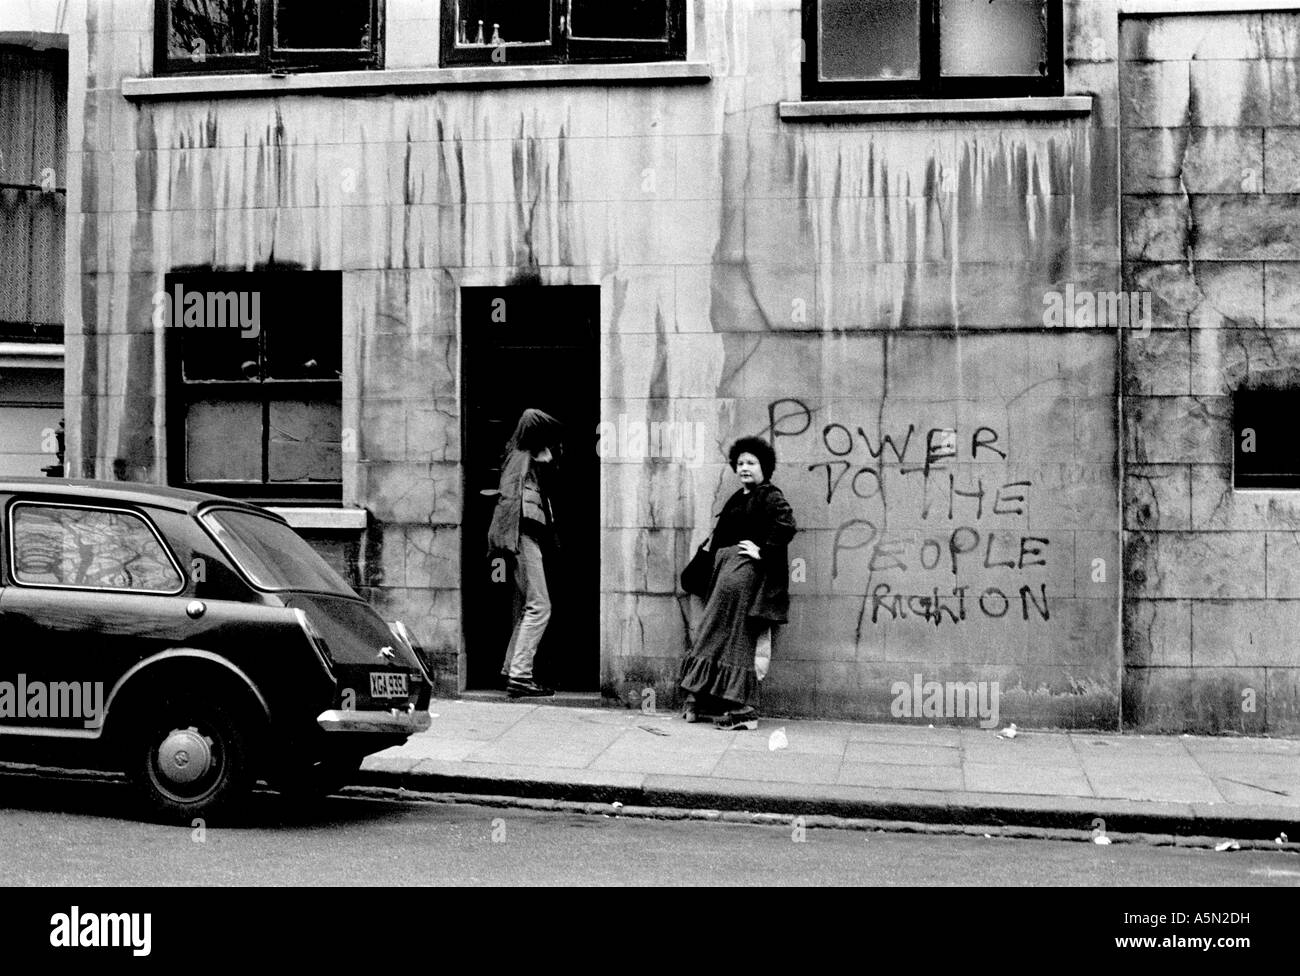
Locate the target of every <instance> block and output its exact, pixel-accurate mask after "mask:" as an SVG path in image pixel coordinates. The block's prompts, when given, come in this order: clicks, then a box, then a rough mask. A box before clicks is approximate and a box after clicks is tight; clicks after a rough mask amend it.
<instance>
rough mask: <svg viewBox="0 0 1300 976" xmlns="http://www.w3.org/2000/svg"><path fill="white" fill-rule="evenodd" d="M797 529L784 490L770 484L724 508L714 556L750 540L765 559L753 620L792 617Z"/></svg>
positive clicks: (776, 621)
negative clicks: (792, 558) (792, 552)
mask: <svg viewBox="0 0 1300 976" xmlns="http://www.w3.org/2000/svg"><path fill="white" fill-rule="evenodd" d="M796 529H797V526H796V525H795V521H794V510H793V509H791V508H790V503H789V502H787V501H786V500H785V495H783V494H782V493H781V489H780V488H778V487H777V486H776V485H774V484H772V483H771V482H770V481H765V482H763V483H762V484H761V485H755V486H754V488H752V489H751V490H750V491H748V492H746V491H745V489H743V488H741V489H740V490H739V491H737V492H736V493H735V494H734V495H732V496H731V497H730V498H729V499H727V504H725V505H724V506H723V507H722V512H721V513H720V514H719V515H718V523H717V525H716V527H715V528H714V530H713V537H712V541H711V543H710V546H709V548H710V549H711V550H712V551H713V552H715V553H716V552H717V551H718V550H719V549H725V548H726V547H727V546H734V545H736V544H738V543H740V542H743V541H744V540H745V539H749V540H750V541H751V542H753V543H754V544H755V545H757V546H758V549H759V552H760V553H761V554H762V556H763V558H762V559H760V560H759V561H758V567H759V571H760V572H761V573H762V583H761V584H760V585H759V588H758V592H757V593H755V595H754V602H753V603H752V604H751V605H750V608H749V616H750V617H753V618H755V619H758V620H765V621H767V622H768V623H773V624H783V623H786V622H787V621H788V618H789V613H790V558H789V545H790V540H791V539H793V538H794V534H795V530H796Z"/></svg>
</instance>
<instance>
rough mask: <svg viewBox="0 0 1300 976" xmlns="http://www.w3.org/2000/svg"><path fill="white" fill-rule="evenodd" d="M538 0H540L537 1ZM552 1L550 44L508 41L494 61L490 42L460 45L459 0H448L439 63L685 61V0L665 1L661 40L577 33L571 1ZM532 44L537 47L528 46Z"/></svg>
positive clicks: (456, 65) (457, 65) (459, 65)
mask: <svg viewBox="0 0 1300 976" xmlns="http://www.w3.org/2000/svg"><path fill="white" fill-rule="evenodd" d="M539 2H540V0H539ZM548 2H549V3H550V4H551V41H550V42H549V43H547V44H535V45H534V44H528V45H519V47H518V49H516V48H514V47H512V46H511V45H510V44H509V43H508V42H507V43H506V57H505V60H502V61H494V60H493V59H492V52H493V51H494V50H495V48H493V46H492V45H491V44H490V43H488V44H485V45H484V46H483V47H479V46H478V45H474V46H473V47H469V48H464V47H458V46H457V45H456V23H457V21H458V20H459V19H460V18H459V14H460V0H444V2H443V3H442V13H441V40H442V43H441V46H440V52H439V63H440V65H441V66H442V67H444V68H462V67H496V66H498V65H499V66H501V67H508V66H511V65H514V66H518V65H526V64H622V63H654V62H661V61H685V60H686V0H662V2H663V3H664V4H665V6H666V8H667V18H668V35H667V38H666V39H665V40H663V41H658V40H645V39H637V38H628V39H626V40H623V39H617V38H583V37H579V38H576V39H575V38H574V37H573V36H572V35H571V34H570V33H569V28H570V26H571V23H570V14H571V12H572V6H571V4H572V0H548ZM606 2H609V0H606ZM528 48H535V49H534V50H528Z"/></svg>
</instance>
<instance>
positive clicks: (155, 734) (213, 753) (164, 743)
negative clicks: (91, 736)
mask: <svg viewBox="0 0 1300 976" xmlns="http://www.w3.org/2000/svg"><path fill="white" fill-rule="evenodd" d="M249 759H250V757H249V737H248V733H247V731H246V729H245V728H243V727H241V722H240V720H239V717H238V716H237V715H236V714H235V713H233V712H231V711H230V710H228V709H227V708H225V707H223V706H221V705H218V704H215V703H211V702H203V701H198V700H196V699H192V698H186V699H181V700H177V701H172V702H168V703H167V704H166V707H165V708H163V709H161V711H160V712H159V714H158V715H157V716H156V717H152V718H150V719H149V720H147V721H145V722H142V723H141V724H140V725H139V726H137V728H136V729H135V730H134V733H133V734H132V735H131V738H130V743H129V745H128V774H129V775H130V777H131V779H132V781H133V782H134V783H135V784H136V787H137V788H138V789H139V790H140V791H141V793H142V795H143V797H144V799H145V800H146V801H147V802H148V804H149V806H150V807H151V808H152V809H153V810H154V811H155V812H156V813H158V814H160V815H161V816H163V817H164V818H166V819H169V820H175V821H180V822H184V823H189V822H190V821H192V820H193V818H196V817H203V818H206V817H211V816H212V815H213V814H215V813H218V812H228V811H229V810H230V809H232V808H233V807H234V806H235V805H237V804H238V803H239V801H241V800H243V799H244V798H245V797H246V795H247V794H248V791H249V789H250V788H251V787H252V784H253V776H252V770H251V767H250V762H249Z"/></svg>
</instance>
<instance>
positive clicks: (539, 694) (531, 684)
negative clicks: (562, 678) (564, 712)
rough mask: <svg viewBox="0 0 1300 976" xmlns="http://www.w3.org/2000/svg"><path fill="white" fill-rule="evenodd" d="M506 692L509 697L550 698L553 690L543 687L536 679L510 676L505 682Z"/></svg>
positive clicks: (553, 693)
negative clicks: (525, 679)
mask: <svg viewBox="0 0 1300 976" xmlns="http://www.w3.org/2000/svg"><path fill="white" fill-rule="evenodd" d="M506 694H507V695H508V696H509V697H511V698H551V697H553V696H554V695H555V692H554V691H552V690H551V689H550V688H543V687H542V686H541V685H539V684H538V683H537V682H536V681H533V680H531V679H530V680H527V681H518V680H516V679H514V678H511V679H510V680H509V681H508V682H506Z"/></svg>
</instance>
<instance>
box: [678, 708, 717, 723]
mask: <svg viewBox="0 0 1300 976" xmlns="http://www.w3.org/2000/svg"><path fill="white" fill-rule="evenodd" d="M682 719H683V720H684V721H685V722H686V724H687V725H694V724H695V723H696V722H712V721H713V716H712V715H704V714H701V713H700V712H697V711H696V710H695V707H694V706H692V705H687V706H686V707H685V708H683V709H682Z"/></svg>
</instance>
